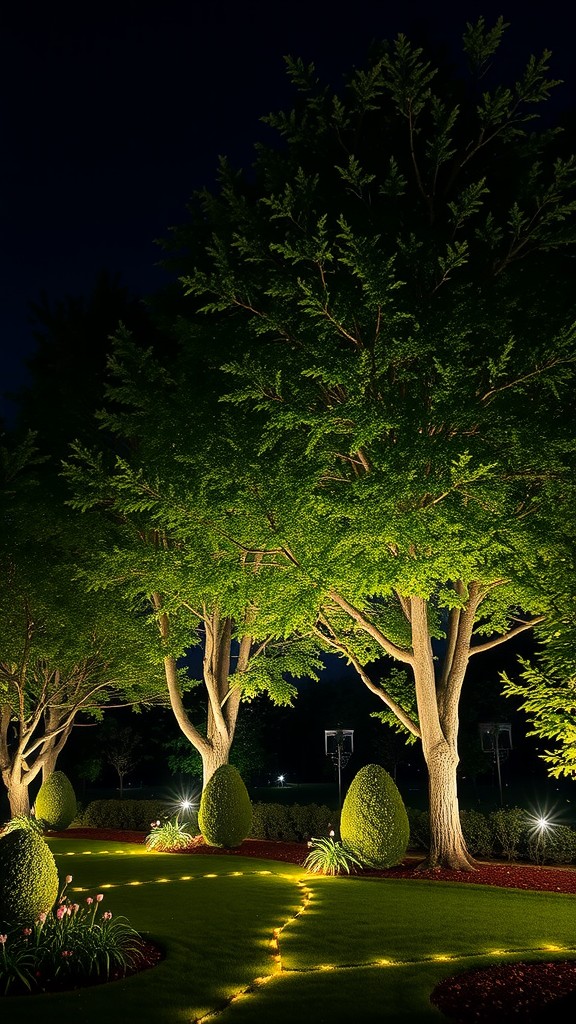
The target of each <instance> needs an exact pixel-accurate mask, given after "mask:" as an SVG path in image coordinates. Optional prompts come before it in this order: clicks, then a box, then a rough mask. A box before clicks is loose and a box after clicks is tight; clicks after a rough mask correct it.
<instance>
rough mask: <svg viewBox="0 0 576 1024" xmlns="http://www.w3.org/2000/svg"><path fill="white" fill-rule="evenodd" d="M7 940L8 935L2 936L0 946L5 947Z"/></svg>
mask: <svg viewBox="0 0 576 1024" xmlns="http://www.w3.org/2000/svg"><path fill="white" fill-rule="evenodd" d="M7 938H8V936H7V935H0V946H3V945H4V943H5V942H6V939H7Z"/></svg>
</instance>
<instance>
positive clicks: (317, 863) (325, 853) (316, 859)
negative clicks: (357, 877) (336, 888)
mask: <svg viewBox="0 0 576 1024" xmlns="http://www.w3.org/2000/svg"><path fill="white" fill-rule="evenodd" d="M308 848H309V850H310V853H309V854H308V856H307V857H306V860H305V861H304V867H305V868H306V870H307V871H311V872H313V873H314V874H317V875H341V874H342V872H343V871H345V872H346V873H347V874H348V875H349V874H350V872H351V871H354V870H355V869H356V868H362V864H361V862H360V861H359V860H358V858H357V857H355V856H354V854H353V853H352V851H351V850H348V849H347V848H346V847H345V846H343V845H342V843H340V842H338V840H334V839H333V838H332V836H330V837H322V838H320V839H311V840H310V842H309V843H308Z"/></svg>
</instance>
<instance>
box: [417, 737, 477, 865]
mask: <svg viewBox="0 0 576 1024" xmlns="http://www.w3.org/2000/svg"><path fill="white" fill-rule="evenodd" d="M426 766H427V768H428V800H429V808H430V849H429V851H428V856H427V857H426V859H425V860H424V861H423V863H422V864H420V865H419V867H418V869H419V870H420V871H421V870H424V869H425V868H451V869H452V870H454V871H471V870H473V869H474V867H475V863H476V862H475V861H474V859H473V857H471V856H470V854H469V853H468V850H467V849H466V843H465V841H464V836H463V835H462V827H461V825H460V811H459V806H458V790H457V784H456V768H457V766H458V755H457V753H456V751H455V750H451V749H450V746H449V745H448V744H447V743H444V744H440V745H439V746H437V747H435V748H434V750H432V751H431V752H430V753H429V755H428V757H427V758H426Z"/></svg>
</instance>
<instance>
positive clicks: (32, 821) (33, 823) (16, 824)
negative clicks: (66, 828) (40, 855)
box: [0, 814, 45, 836]
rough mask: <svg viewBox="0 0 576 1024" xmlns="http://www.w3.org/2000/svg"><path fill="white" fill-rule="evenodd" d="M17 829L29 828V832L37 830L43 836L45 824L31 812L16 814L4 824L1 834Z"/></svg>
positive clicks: (0, 830)
mask: <svg viewBox="0 0 576 1024" xmlns="http://www.w3.org/2000/svg"><path fill="white" fill-rule="evenodd" d="M16 829H27V830H28V832H36V833H38V835H40V836H41V835H44V831H45V825H44V822H43V821H42V819H41V818H34V817H32V815H31V814H16V815H15V816H14V817H13V818H10V821H7V822H6V824H5V825H3V826H2V828H1V829H0V835H6V834H7V833H8V832H15V831H16Z"/></svg>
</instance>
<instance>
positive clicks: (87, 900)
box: [86, 896, 94, 906]
mask: <svg viewBox="0 0 576 1024" xmlns="http://www.w3.org/2000/svg"><path fill="white" fill-rule="evenodd" d="M86 903H87V904H88V906H90V904H91V903H94V900H93V899H92V897H91V896H87V897H86Z"/></svg>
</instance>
